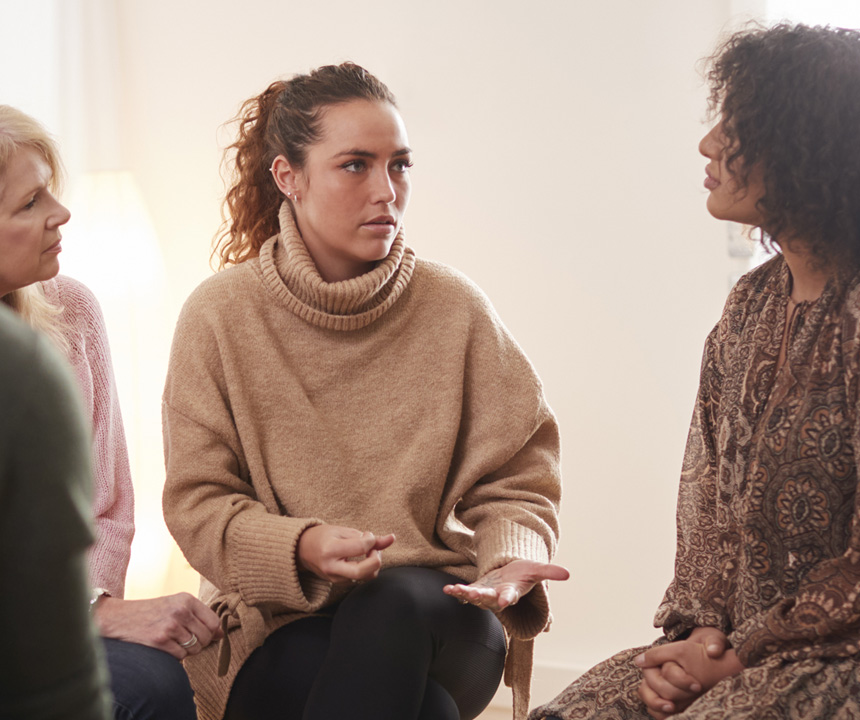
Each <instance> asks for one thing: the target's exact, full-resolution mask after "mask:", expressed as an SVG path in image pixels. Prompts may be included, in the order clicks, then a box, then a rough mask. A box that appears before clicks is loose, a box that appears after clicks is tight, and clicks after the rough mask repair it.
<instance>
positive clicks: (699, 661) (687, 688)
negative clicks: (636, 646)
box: [635, 628, 743, 720]
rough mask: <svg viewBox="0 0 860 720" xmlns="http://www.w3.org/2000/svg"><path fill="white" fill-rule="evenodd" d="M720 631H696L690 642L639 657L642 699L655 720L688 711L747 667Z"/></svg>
mask: <svg viewBox="0 0 860 720" xmlns="http://www.w3.org/2000/svg"><path fill="white" fill-rule="evenodd" d="M728 644H729V643H728V639H727V638H726V636H725V635H724V634H723V633H722V632H721V631H719V630H717V629H716V628H696V629H695V630H694V631H693V633H692V634H691V635H690V637H689V638H688V639H687V640H680V641H678V642H673V643H668V644H666V645H659V646H658V647H655V648H651V649H650V650H647V651H646V652H644V653H642V654H641V655H639V656H638V657H637V658H636V659H635V662H636V664H637V665H638V666H639V667H641V668H642V683H641V684H640V686H639V697H640V698H641V700H642V702H644V703H645V705H646V707H647V708H648V713H649V714H650V715H651V716H652V717H653V718H655V720H663V719H664V718H666V717H668V716H669V715H673V714H674V713H676V712H680V711H681V710H684V709H686V708H687V707H688V706H689V705H690V704H691V703H692V702H693V701H694V700H696V699H697V698H698V697H700V696H701V695H702V694H704V693H705V692H707V691H708V690H710V689H711V688H712V687H713V686H714V685H716V684H717V683H718V682H719V681H720V680H722V679H723V678H726V677H729V676H731V675H736V674H737V673H739V672H740V671H741V670H743V665H741V663H740V661H739V660H738V658H737V655H736V654H735V651H734V650H732V649H731V648H729V647H728Z"/></svg>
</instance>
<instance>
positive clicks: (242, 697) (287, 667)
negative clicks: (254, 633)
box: [224, 617, 332, 720]
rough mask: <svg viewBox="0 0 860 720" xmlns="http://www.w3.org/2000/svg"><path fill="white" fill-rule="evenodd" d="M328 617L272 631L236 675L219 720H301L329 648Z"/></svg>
mask: <svg viewBox="0 0 860 720" xmlns="http://www.w3.org/2000/svg"><path fill="white" fill-rule="evenodd" d="M331 622H332V621H331V618H330V617H308V618H303V619H301V620H296V621H295V622H292V623H290V624H289V625H285V626H284V627H282V628H280V629H278V630H276V631H275V632H273V633H272V634H271V635H269V637H268V638H266V642H264V643H263V645H261V646H260V647H259V648H257V649H256V650H255V651H254V652H253V653H251V656H250V657H249V658H248V659H247V660H246V661H245V664H244V665H243V666H242V668H241V670H239V674H238V675H237V676H236V680H235V681H234V682H233V688H232V689H231V690H230V697H229V699H228V701H227V710H226V712H225V714H224V720H275V719H277V720H293V719H294V718H295V719H298V718H301V717H302V713H303V712H304V707H305V703H306V702H307V699H308V695H309V693H310V688H311V685H312V684H313V682H314V680H315V678H316V676H317V673H318V672H319V669H320V666H321V665H322V663H323V660H324V659H325V656H326V653H327V651H328V648H329V636H330V633H331Z"/></svg>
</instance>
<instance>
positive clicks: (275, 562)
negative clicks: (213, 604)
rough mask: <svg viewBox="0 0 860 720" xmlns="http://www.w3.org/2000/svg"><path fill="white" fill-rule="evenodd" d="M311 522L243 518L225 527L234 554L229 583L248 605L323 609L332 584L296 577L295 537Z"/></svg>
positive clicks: (311, 577)
mask: <svg viewBox="0 0 860 720" xmlns="http://www.w3.org/2000/svg"><path fill="white" fill-rule="evenodd" d="M322 524H323V522H322V520H316V519H314V518H292V517H283V516H278V515H272V514H269V513H247V514H246V515H244V516H242V517H238V518H236V519H235V520H234V521H233V523H232V524H231V526H230V532H229V535H228V538H227V542H228V544H229V545H230V547H231V548H232V549H233V553H232V555H233V562H232V567H231V568H230V575H231V578H230V579H231V584H232V585H233V587H235V588H237V589H238V590H239V593H240V595H241V596H242V599H243V600H244V601H245V603H246V604H248V605H252V606H253V605H261V604H264V603H276V604H279V605H285V606H286V607H289V608H291V609H295V610H301V611H303V612H313V611H315V610H318V609H319V608H320V607H322V605H323V603H324V602H325V600H326V599H327V598H328V596H329V594H330V592H331V583H330V582H328V581H327V580H323V579H322V578H319V577H317V576H315V575H312V574H310V573H301V576H300V574H299V570H298V566H297V565H296V552H297V549H298V543H299V537H301V534H302V533H303V532H304V531H305V530H307V529H308V528H309V527H314V526H315V525H322Z"/></svg>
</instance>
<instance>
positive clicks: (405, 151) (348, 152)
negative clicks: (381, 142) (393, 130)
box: [332, 147, 412, 159]
mask: <svg viewBox="0 0 860 720" xmlns="http://www.w3.org/2000/svg"><path fill="white" fill-rule="evenodd" d="M411 152H412V148H409V147H403V148H400V149H399V150H395V151H394V152H393V153H391V157H399V156H401V155H409V154H410V153H411ZM346 155H350V156H352V157H365V158H371V159H375V158H376V157H377V155H376V153H372V152H370V151H369V150H359V149H358V148H353V149H352V150H344V151H343V152H339V153H337V154H336V155H334V156H333V158H332V159H335V158H339V157H344V156H346Z"/></svg>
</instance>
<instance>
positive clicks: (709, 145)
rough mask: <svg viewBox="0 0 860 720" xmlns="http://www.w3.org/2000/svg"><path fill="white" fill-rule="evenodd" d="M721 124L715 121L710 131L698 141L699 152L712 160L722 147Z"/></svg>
mask: <svg viewBox="0 0 860 720" xmlns="http://www.w3.org/2000/svg"><path fill="white" fill-rule="evenodd" d="M722 133H723V131H722V124H721V123H717V124H716V125H714V127H712V128H711V129H710V131H709V132H708V133H707V134H706V135H705V137H703V138H702V139H701V140H700V141H699V152H700V153H701V154H702V155H704V156H705V157H706V158H708V159H709V160H713V159H714V158H715V157H717V155H718V154H719V152H720V149H721V148H722V142H720V137H721V136H722Z"/></svg>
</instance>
